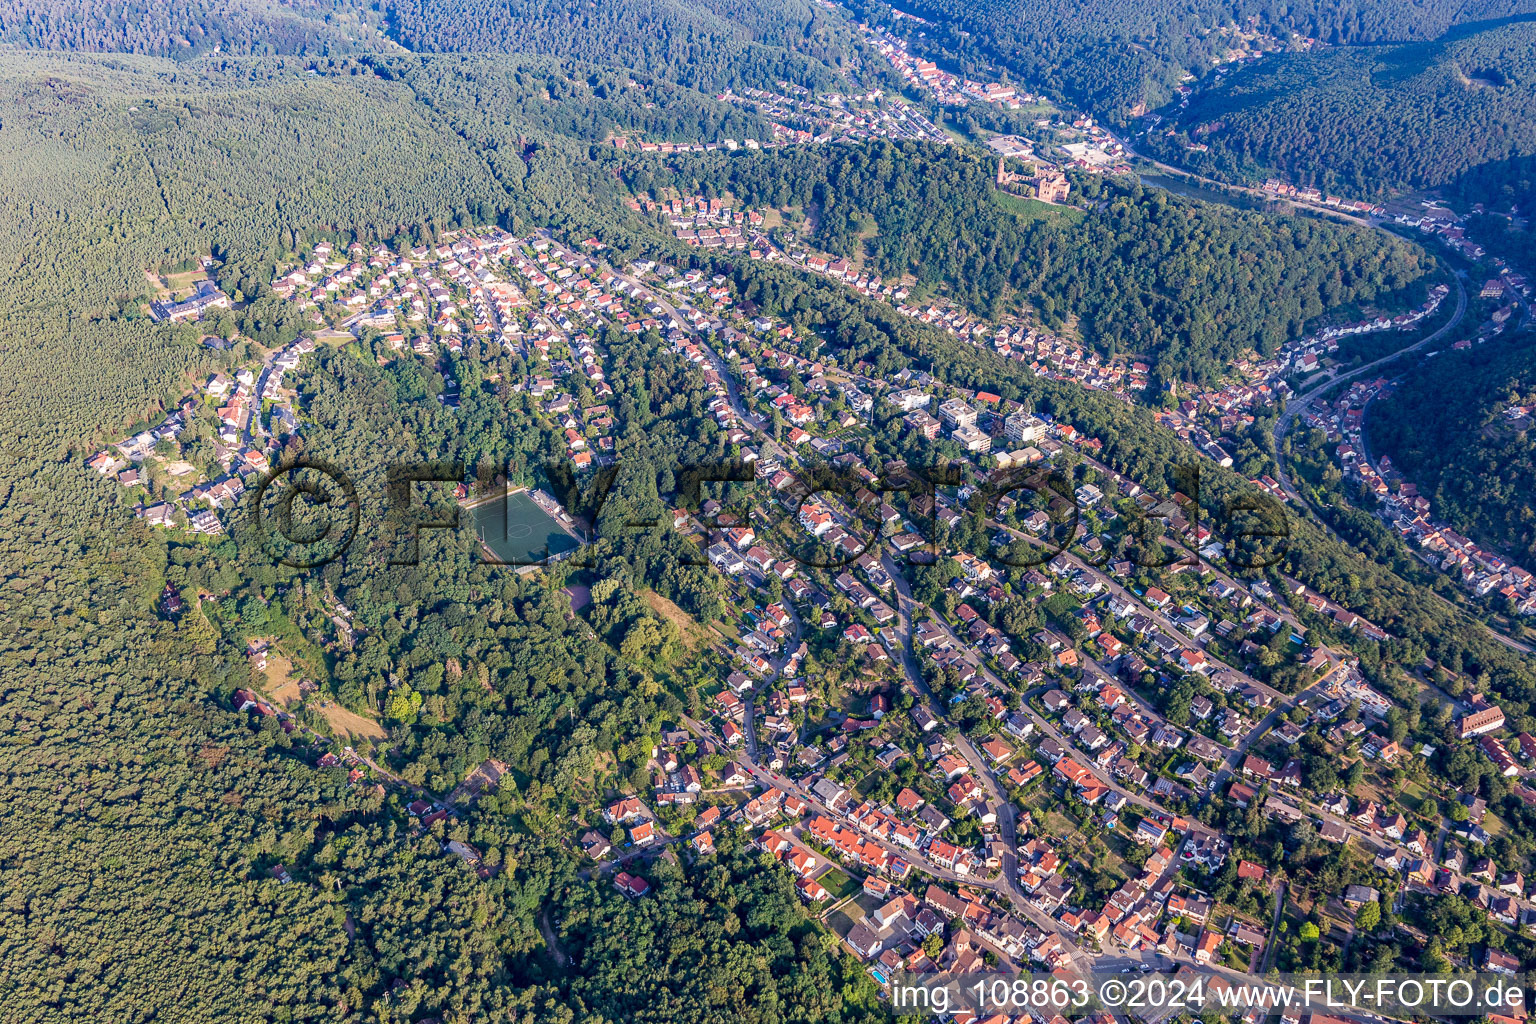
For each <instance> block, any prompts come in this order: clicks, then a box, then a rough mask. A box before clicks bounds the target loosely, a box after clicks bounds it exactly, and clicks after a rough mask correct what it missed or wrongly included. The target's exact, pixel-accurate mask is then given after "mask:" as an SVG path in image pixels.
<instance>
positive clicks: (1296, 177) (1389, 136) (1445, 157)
mask: <svg viewBox="0 0 1536 1024" xmlns="http://www.w3.org/2000/svg"><path fill="white" fill-rule="evenodd" d="M1148 139H1149V142H1150V144H1151V145H1152V147H1153V149H1154V151H1155V152H1158V153H1160V154H1162V155H1163V156H1165V157H1167V158H1169V159H1171V160H1176V161H1178V162H1180V163H1182V164H1184V165H1185V166H1188V167H1190V168H1191V169H1193V170H1196V171H1199V172H1201V173H1205V174H1211V175H1214V176H1219V177H1225V178H1228V179H1249V180H1252V179H1263V178H1266V177H1269V176H1272V175H1278V176H1280V177H1282V178H1285V179H1287V180H1289V181H1292V182H1295V183H1297V184H1301V185H1312V186H1316V187H1319V188H1322V189H1323V190H1325V191H1328V192H1335V193H1338V194H1342V195H1347V196H1360V197H1381V196H1384V195H1386V194H1389V193H1391V192H1394V191H1400V190H1404V189H1420V188H1427V187H1433V186H1439V185H1445V184H1447V183H1450V182H1452V181H1454V180H1455V179H1457V178H1458V177H1460V176H1462V175H1464V174H1466V173H1467V172H1469V171H1471V170H1472V169H1474V168H1476V167H1477V166H1479V165H1482V164H1487V163H1496V162H1499V161H1505V160H1508V159H1510V158H1512V157H1521V156H1526V155H1529V154H1531V153H1533V152H1536V23H1533V22H1531V21H1516V22H1512V23H1508V24H1498V25H1495V26H1494V27H1490V28H1487V29H1484V30H1482V31H1476V32H1470V33H1468V34H1458V33H1453V34H1452V35H1451V36H1450V37H1448V38H1447V39H1445V40H1442V41H1436V42H1429V43H1418V44H1411V45H1402V46H1357V47H1346V48H1342V49H1336V50H1322V51H1318V52H1315V53H1305V54H1299V53H1298V54H1284V55H1278V56H1271V57H1266V58H1264V59H1262V60H1261V61H1259V62H1258V63H1257V64H1256V65H1254V66H1252V67H1249V68H1245V69H1243V70H1240V71H1237V72H1236V73H1234V74H1232V75H1230V76H1228V77H1227V78H1226V79H1225V80H1224V81H1222V82H1220V83H1217V84H1215V85H1212V86H1211V87H1209V88H1206V89H1202V90H1201V91H1200V92H1199V93H1197V95H1196V97H1195V99H1194V100H1193V101H1192V102H1191V103H1190V105H1189V107H1188V109H1186V110H1184V111H1182V112H1180V113H1179V115H1178V122H1177V125H1176V126H1175V128H1174V129H1173V130H1172V134H1171V135H1170V134H1166V133H1165V132H1164V131H1162V130H1159V131H1156V132H1154V133H1153V134H1152V135H1150V136H1148ZM1194 144H1201V145H1204V146H1206V147H1208V149H1207V151H1205V152H1193V151H1190V150H1188V149H1187V148H1186V147H1188V146H1190V145H1194Z"/></svg>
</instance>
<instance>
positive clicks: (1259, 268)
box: [630, 143, 1434, 381]
mask: <svg viewBox="0 0 1536 1024" xmlns="http://www.w3.org/2000/svg"><path fill="white" fill-rule="evenodd" d="M715 167H718V171H713V172H712V171H711V168H715ZM994 167H995V165H994V164H993V162H992V161H991V160H990V159H988V158H984V157H981V156H978V155H975V154H972V153H968V152H966V151H963V150H960V149H958V148H955V147H933V146H923V145H920V144H916V143H904V144H889V143H877V144H873V145H871V146H868V147H863V148H841V147H839V148H832V149H806V150H800V151H796V152H786V153H778V154H773V155H771V156H764V157H746V158H738V159H730V160H723V159H721V160H716V161H713V162H712V163H711V162H707V161H699V162H696V163H695V164H694V165H693V166H691V167H689V168H687V169H685V170H680V171H679V173H676V174H668V173H666V172H665V171H663V170H657V169H653V168H651V167H643V168H638V169H636V170H635V171H634V172H633V173H632V174H631V175H630V181H631V184H632V185H633V186H634V187H636V188H639V189H642V190H643V189H654V188H658V187H664V186H667V185H671V184H682V185H683V186H684V187H688V188H694V187H698V186H699V185H700V184H701V183H702V182H705V181H707V182H709V183H710V184H712V185H713V187H715V188H717V189H719V190H722V191H729V192H731V193H732V194H734V195H736V196H737V197H739V198H740V199H741V200H742V201H744V202H746V203H748V204H762V205H772V206H791V207H798V208H802V209H805V210H813V211H814V212H815V217H816V230H815V232H814V235H813V236H812V240H813V241H814V243H815V244H816V245H817V246H818V247H821V248H824V249H826V250H827V251H830V252H833V253H836V254H839V255H845V256H858V257H860V258H865V259H866V265H868V266H870V267H872V268H873V269H876V270H878V271H879V272H880V273H881V274H882V275H883V276H884V277H885V279H887V280H895V279H897V278H899V277H901V276H902V275H904V274H912V275H914V276H915V277H916V279H917V281H918V283H919V285H920V286H922V287H924V288H934V289H938V290H942V291H944V292H945V293H947V294H949V295H951V296H952V297H954V298H955V299H956V300H958V301H960V302H962V303H964V304H965V305H967V306H969V307H970V308H971V309H973V310H975V311H977V312H979V313H982V314H983V315H990V316H998V315H1001V314H1003V313H1006V312H1010V311H1015V310H1017V309H1019V308H1021V307H1025V306H1027V307H1028V308H1030V309H1032V310H1034V311H1035V312H1037V313H1038V314H1039V315H1040V316H1041V318H1042V319H1043V320H1044V321H1045V323H1046V324H1047V325H1048V326H1050V327H1052V328H1055V329H1058V330H1068V329H1070V330H1074V331H1076V332H1077V333H1078V334H1079V335H1080V336H1081V337H1082V339H1083V341H1084V342H1085V343H1086V344H1087V345H1088V346H1090V347H1091V348H1093V349H1095V350H1097V351H1099V352H1102V353H1105V354H1107V355H1115V354H1121V353H1125V354H1137V355H1142V356H1146V357H1148V358H1149V359H1150V360H1151V361H1152V362H1153V363H1154V364H1155V365H1154V369H1155V370H1156V371H1157V373H1158V374H1159V375H1160V376H1161V377H1162V378H1163V379H1164V380H1195V381H1206V380H1211V379H1213V378H1215V377H1217V376H1219V375H1221V374H1222V373H1223V372H1225V367H1226V366H1227V365H1228V364H1229V363H1230V362H1231V361H1232V360H1233V359H1235V358H1236V357H1237V356H1238V355H1240V354H1241V353H1242V352H1243V351H1245V350H1246V349H1249V348H1252V349H1256V350H1258V351H1261V352H1264V353H1272V352H1273V351H1274V350H1275V349H1276V348H1277V347H1278V346H1279V345H1281V344H1282V343H1283V342H1285V341H1286V340H1288V339H1291V338H1295V337H1298V336H1300V335H1301V334H1302V333H1303V329H1304V327H1305V325H1306V324H1307V323H1308V322H1309V321H1310V320H1312V319H1313V318H1315V317H1317V316H1319V315H1321V314H1322V313H1323V312H1324V311H1325V310H1327V309H1329V308H1332V307H1334V306H1338V305H1341V304H1343V303H1347V302H1353V301H1361V302H1368V301H1372V300H1378V299H1385V298H1388V297H1390V296H1392V295H1394V293H1397V292H1399V291H1403V290H1408V289H1410V288H1413V289H1414V290H1415V291H1416V292H1420V291H1422V282H1423V281H1424V280H1425V278H1426V277H1427V275H1428V274H1430V273H1431V272H1432V270H1433V266H1434V264H1433V261H1432V260H1431V259H1430V258H1429V257H1428V255H1427V254H1426V253H1425V252H1424V251H1423V250H1422V249H1420V248H1418V247H1417V246H1416V245H1413V244H1410V243H1405V242H1399V241H1396V240H1393V239H1390V238H1387V237H1385V236H1383V235H1381V234H1379V233H1377V232H1373V231H1369V230H1365V229H1362V228H1358V227H1354V226H1350V225H1340V224H1337V223H1334V222H1331V221H1325V220H1321V219H1317V218H1310V217H1301V216H1293V217H1277V216H1272V215H1266V214H1260V213H1249V212H1245V211H1240V210H1236V209H1234V208H1232V207H1229V206H1225V205H1221V204H1217V203H1207V202H1201V201H1199V200H1189V199H1183V198H1180V197H1177V196H1173V195H1171V194H1170V193H1168V192H1166V191H1163V190H1159V189H1150V188H1141V187H1138V186H1134V185H1125V184H1122V183H1119V182H1115V181H1110V180H1105V179H1102V178H1098V177H1093V176H1084V177H1082V178H1079V179H1077V180H1076V182H1075V188H1076V189H1077V191H1078V194H1079V201H1081V202H1083V203H1085V204H1086V205H1087V207H1088V209H1087V210H1086V211H1084V210H1079V209H1076V208H1064V207H1058V208H1052V207H1048V206H1045V205H1043V204H1038V203H1030V204H1029V207H1030V208H1031V209H1032V210H1033V211H1034V212H1037V213H1038V214H1039V215H1038V216H1036V217H1032V218H1031V217H1023V216H1015V215H1012V214H1010V213H1008V212H1006V211H1005V209H1004V208H1003V207H1002V206H1001V205H1000V204H999V203H998V201H997V193H996V191H995V189H994V187H993V177H992V176H993V171H994ZM1417 297H1418V296H1417V295H1415V300H1417Z"/></svg>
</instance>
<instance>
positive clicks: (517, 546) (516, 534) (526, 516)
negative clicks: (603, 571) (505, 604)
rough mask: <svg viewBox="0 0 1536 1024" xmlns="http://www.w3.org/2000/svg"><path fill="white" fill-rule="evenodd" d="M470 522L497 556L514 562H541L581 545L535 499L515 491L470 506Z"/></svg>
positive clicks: (526, 493)
mask: <svg viewBox="0 0 1536 1024" xmlns="http://www.w3.org/2000/svg"><path fill="white" fill-rule="evenodd" d="M467 515H468V517H469V520H470V526H471V527H472V528H473V529H474V531H475V536H476V537H478V538H479V540H480V542H481V544H482V545H484V546H485V547H486V548H488V549H489V550H490V552H491V554H493V555H494V556H495V557H496V558H498V559H500V560H501V561H503V562H507V563H510V564H514V565H526V564H529V563H533V562H539V561H542V560H544V559H546V558H549V557H550V556H552V555H560V554H564V553H565V552H567V551H570V550H571V549H572V548H575V547H577V546H578V542H577V540H576V538H575V537H573V536H571V534H570V533H569V532H568V531H567V530H566V529H565V527H563V526H561V525H560V523H558V522H556V521H555V519H554V517H553V516H551V515H550V514H549V513H548V512H545V511H544V510H543V509H542V508H540V507H539V506H538V504H537V503H535V502H534V500H533V498H532V497H530V496H529V494H528V492H527V491H513V492H512V493H510V494H508V495H507V496H506V500H502V499H501V498H500V497H497V498H494V499H492V500H490V501H487V502H485V503H483V504H480V505H476V506H474V507H473V508H470V509H468V510H467Z"/></svg>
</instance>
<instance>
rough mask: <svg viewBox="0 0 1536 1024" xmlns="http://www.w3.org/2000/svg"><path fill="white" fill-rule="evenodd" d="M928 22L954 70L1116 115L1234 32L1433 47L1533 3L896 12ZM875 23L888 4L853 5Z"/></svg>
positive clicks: (956, 2) (1125, 0)
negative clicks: (1005, 76)
mask: <svg viewBox="0 0 1536 1024" xmlns="http://www.w3.org/2000/svg"><path fill="white" fill-rule="evenodd" d="M896 6H898V7H900V8H901V9H902V10H906V11H911V12H913V13H916V14H919V15H921V16H922V17H924V18H927V19H929V20H931V21H933V22H935V23H936V24H935V25H934V26H933V27H931V28H929V29H927V30H925V32H924V34H923V36H922V38H921V39H919V40H917V45H918V46H919V47H920V48H922V49H924V50H925V51H927V52H930V53H931V54H932V55H933V56H935V57H941V58H944V59H945V60H946V62H947V63H950V64H953V65H955V66H956V67H965V68H969V69H976V68H979V67H982V66H986V65H995V66H998V67H1001V68H1004V69H1006V70H1007V71H1009V72H1010V73H1011V74H1013V75H1014V76H1015V77H1016V78H1017V79H1018V80H1019V81H1020V82H1022V83H1024V84H1025V85H1026V86H1027V87H1029V88H1033V89H1042V90H1045V91H1047V92H1050V93H1055V94H1057V95H1058V96H1060V97H1063V98H1066V99H1068V100H1071V101H1073V102H1076V103H1079V104H1082V105H1084V106H1086V107H1088V108H1089V109H1092V110H1094V111H1096V112H1098V113H1100V114H1101V115H1102V116H1107V117H1111V118H1123V117H1127V116H1129V115H1130V113H1131V112H1132V110H1133V108H1136V107H1137V106H1138V105H1140V104H1146V105H1148V106H1152V107H1156V106H1159V105H1161V104H1162V103H1164V102H1166V101H1167V100H1168V98H1169V97H1170V96H1171V95H1172V90H1173V88H1174V86H1176V85H1177V84H1178V82H1179V80H1180V78H1181V77H1182V76H1183V75H1184V73H1185V72H1186V71H1194V72H1196V73H1199V72H1203V71H1205V70H1207V69H1208V68H1209V67H1210V64H1211V59H1212V58H1213V57H1216V58H1222V57H1225V56H1226V53H1227V50H1228V49H1229V47H1230V46H1231V45H1232V43H1233V42H1234V38H1233V35H1232V34H1231V33H1232V32H1233V31H1242V32H1244V33H1250V34H1251V33H1254V32H1257V33H1261V34H1263V35H1266V36H1269V37H1271V39H1272V43H1273V45H1282V44H1287V43H1289V42H1290V41H1292V40H1293V37H1294V38H1310V39H1320V40H1322V41H1323V42H1326V43H1329V44H1331V45H1345V44H1363V43H1381V42H1395V41H1405V40H1429V39H1435V38H1438V37H1439V36H1440V35H1442V34H1443V33H1444V32H1445V31H1446V30H1447V29H1449V28H1450V27H1451V26H1453V25H1460V24H1467V23H1471V22H1477V21H1482V20H1486V19H1493V18H1501V17H1506V16H1510V15H1515V14H1525V13H1529V12H1531V11H1533V10H1536V4H1533V3H1532V2H1531V0H1478V2H1473V3H1460V2H1455V0H1427V2H1423V3H1414V4H1403V3H1399V2H1396V0H1345V2H1343V3H1324V2H1319V0H1305V2H1302V3H1289V4H1283V5H1282V4H1275V3H1272V2H1270V0H1197V2H1195V3H1188V4H1169V3H1163V2H1159V0H1089V2H1086V3H1083V2H1072V0H1048V2H1045V3H1029V4H1021V3H1017V2H1012V0H915V2H913V3H910V4H899V5H896ZM856 7H857V9H859V10H861V11H862V12H863V13H864V14H865V16H866V17H868V18H870V19H873V20H876V21H883V20H885V18H886V13H885V12H888V11H889V9H890V8H889V7H888V6H887V5H885V4H883V3H879V2H877V0H870V2H864V3H859V4H856Z"/></svg>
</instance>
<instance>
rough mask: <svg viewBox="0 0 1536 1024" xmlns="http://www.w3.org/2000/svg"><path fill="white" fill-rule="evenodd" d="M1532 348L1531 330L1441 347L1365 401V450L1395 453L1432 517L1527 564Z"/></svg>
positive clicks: (1532, 475)
mask: <svg viewBox="0 0 1536 1024" xmlns="http://www.w3.org/2000/svg"><path fill="white" fill-rule="evenodd" d="M1524 407H1533V408H1536V349H1533V348H1532V347H1531V340H1530V337H1529V335H1524V336H1518V335H1517V336H1515V337H1511V338H1509V339H1508V340H1507V341H1503V342H1500V343H1493V344H1490V345H1488V346H1485V347H1482V348H1476V349H1472V350H1471V351H1467V352H1444V353H1441V354H1440V355H1439V356H1437V357H1435V359H1434V360H1432V361H1431V362H1430V363H1428V364H1426V365H1425V366H1423V367H1420V368H1419V369H1417V370H1416V371H1414V372H1412V373H1410V374H1409V375H1408V377H1407V379H1406V380H1405V381H1404V382H1403V383H1402V385H1401V387H1399V389H1398V390H1397V391H1396V392H1395V393H1394V394H1392V395H1390V396H1389V397H1387V398H1383V399H1381V400H1379V401H1377V402H1375V403H1374V404H1373V405H1372V406H1371V415H1370V419H1369V422H1368V427H1369V430H1370V440H1371V450H1372V452H1373V453H1376V454H1386V455H1391V456H1392V458H1393V460H1394V461H1395V462H1396V463H1397V465H1398V468H1399V469H1401V470H1402V472H1403V473H1404V474H1405V475H1406V477H1407V478H1408V479H1409V480H1411V481H1413V482H1414V483H1416V484H1417V485H1418V487H1419V491H1420V493H1421V494H1424V495H1426V496H1427V497H1429V499H1430V500H1431V501H1432V502H1433V503H1434V509H1435V513H1436V515H1437V516H1439V517H1441V518H1443V519H1445V520H1446V521H1447V522H1449V523H1450V524H1451V525H1452V526H1453V527H1455V528H1456V529H1457V530H1458V531H1459V532H1461V533H1464V534H1466V535H1467V536H1469V537H1472V538H1474V539H1476V540H1479V541H1481V542H1482V543H1484V544H1486V545H1488V546H1489V547H1491V548H1493V549H1494V550H1496V551H1499V552H1501V553H1502V554H1504V555H1505V556H1506V557H1507V558H1510V559H1512V560H1514V561H1515V562H1516V564H1518V565H1521V566H1523V567H1525V568H1527V569H1529V568H1530V567H1531V566H1532V565H1536V509H1533V508H1532V506H1531V495H1533V494H1536V432H1533V431H1532V430H1531V427H1532V420H1533V417H1532V416H1522V417H1519V418H1511V417H1510V416H1508V415H1507V414H1506V413H1507V410H1509V409H1511V408H1524Z"/></svg>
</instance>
